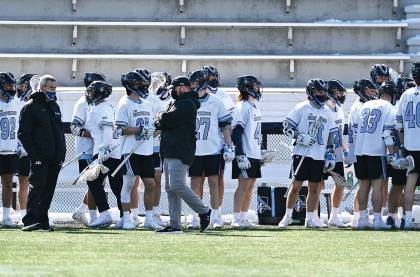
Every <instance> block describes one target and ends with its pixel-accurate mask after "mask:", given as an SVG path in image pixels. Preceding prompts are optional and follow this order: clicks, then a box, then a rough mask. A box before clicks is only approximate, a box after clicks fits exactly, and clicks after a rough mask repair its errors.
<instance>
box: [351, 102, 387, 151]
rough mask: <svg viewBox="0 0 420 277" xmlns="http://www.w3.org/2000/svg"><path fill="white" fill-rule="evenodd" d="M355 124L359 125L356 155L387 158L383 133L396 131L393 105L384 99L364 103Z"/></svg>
mask: <svg viewBox="0 0 420 277" xmlns="http://www.w3.org/2000/svg"><path fill="white" fill-rule="evenodd" d="M355 123H356V124H357V135H356V145H355V151H354V152H355V154H356V155H358V156H362V155H366V156H386V146H385V143H384V141H383V139H382V133H383V131H384V130H387V129H388V130H393V129H395V121H394V107H393V106H392V104H391V103H390V102H388V101H385V100H383V99H377V100H371V101H368V102H366V103H364V104H363V105H362V106H361V107H360V109H359V113H358V115H356V118H355Z"/></svg>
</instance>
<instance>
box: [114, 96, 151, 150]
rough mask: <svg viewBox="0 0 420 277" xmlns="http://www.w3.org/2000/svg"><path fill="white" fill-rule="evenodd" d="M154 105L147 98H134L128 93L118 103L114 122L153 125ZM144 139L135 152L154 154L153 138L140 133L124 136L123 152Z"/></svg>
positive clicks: (124, 124)
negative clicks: (141, 136)
mask: <svg viewBox="0 0 420 277" xmlns="http://www.w3.org/2000/svg"><path fill="white" fill-rule="evenodd" d="M154 117H155V115H154V113H153V105H152V103H150V102H149V101H148V100H146V99H139V100H133V99H132V98H130V97H128V96H127V95H125V96H123V97H122V98H121V99H120V102H119V103H118V108H117V116H116V118H115V122H114V124H115V125H117V126H121V127H123V128H124V127H140V126H151V125H152V124H153V121H154ZM140 140H142V143H141V145H140V146H139V147H138V148H137V150H136V151H135V152H134V153H135V154H137V155H144V156H149V155H152V154H153V138H152V137H150V138H147V139H146V138H140V137H139V135H137V134H136V135H129V136H122V139H121V154H122V155H125V154H128V153H130V152H131V150H132V149H133V148H134V147H135V146H136V145H137V143H138V142H139V141H140Z"/></svg>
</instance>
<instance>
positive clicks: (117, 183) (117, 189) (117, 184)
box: [87, 157, 123, 216]
mask: <svg viewBox="0 0 420 277" xmlns="http://www.w3.org/2000/svg"><path fill="white" fill-rule="evenodd" d="M94 159H96V157H94ZM120 162H121V160H119V159H113V158H110V159H108V160H106V161H105V162H104V163H103V165H104V166H106V167H108V168H109V171H108V173H107V174H102V173H100V174H99V176H98V178H96V180H94V181H91V182H87V184H88V187H89V190H90V192H91V193H92V195H93V198H94V199H95V202H96V206H97V207H98V210H99V212H103V211H106V210H108V209H109V205H108V201H107V199H106V193H105V188H104V181H105V178H106V177H107V176H108V180H109V184H110V186H111V190H112V192H113V193H114V195H115V197H116V198H117V205H118V209H119V210H120V216H122V206H121V189H122V185H123V175H122V170H120V171H119V172H118V173H117V175H115V177H114V178H112V176H111V174H112V173H113V172H114V170H115V169H116V168H117V167H118V165H119V164H120Z"/></svg>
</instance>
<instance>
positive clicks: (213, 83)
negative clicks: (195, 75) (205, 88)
mask: <svg viewBox="0 0 420 277" xmlns="http://www.w3.org/2000/svg"><path fill="white" fill-rule="evenodd" d="M207 84H208V85H209V86H210V87H212V88H217V87H218V86H219V80H217V79H213V80H211V81H207Z"/></svg>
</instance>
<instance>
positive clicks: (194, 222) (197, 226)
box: [187, 214, 200, 229]
mask: <svg viewBox="0 0 420 277" xmlns="http://www.w3.org/2000/svg"><path fill="white" fill-rule="evenodd" d="M187 228H188V229H200V218H199V217H198V215H197V214H194V215H193V219H192V221H191V224H189V225H188V226H187Z"/></svg>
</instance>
